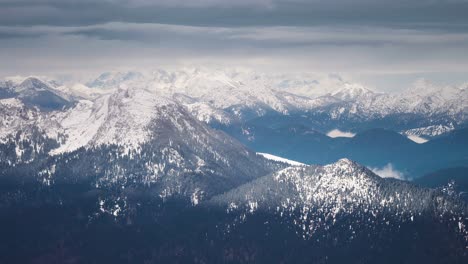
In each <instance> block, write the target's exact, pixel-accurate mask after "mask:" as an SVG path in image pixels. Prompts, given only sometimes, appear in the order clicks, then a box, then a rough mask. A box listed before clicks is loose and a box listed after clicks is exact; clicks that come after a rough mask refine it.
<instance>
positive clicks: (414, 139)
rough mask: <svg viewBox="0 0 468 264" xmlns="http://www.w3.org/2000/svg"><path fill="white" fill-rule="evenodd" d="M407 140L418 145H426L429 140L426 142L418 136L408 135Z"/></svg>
mask: <svg viewBox="0 0 468 264" xmlns="http://www.w3.org/2000/svg"><path fill="white" fill-rule="evenodd" d="M408 138H409V139H410V140H412V141H414V142H416V143H418V144H422V143H426V142H427V141H429V140H427V139H425V138H422V137H419V136H416V135H408Z"/></svg>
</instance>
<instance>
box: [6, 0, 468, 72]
mask: <svg viewBox="0 0 468 264" xmlns="http://www.w3.org/2000/svg"><path fill="white" fill-rule="evenodd" d="M467 10H468V0H467V1H465V0H418V1H403V0H393V1H389V0H388V1H384V0H328V1H319V0H309V1H307V0H236V1H233V0H191V1H184V0H157V1H150V0H101V1H97V0H95V1H92V0H0V57H1V58H2V60H3V61H6V62H7V63H4V64H1V65H0V74H2V75H8V74H23V73H25V72H28V73H32V74H36V73H37V71H44V70H47V71H49V72H56V71H62V70H68V71H73V72H75V71H80V70H89V69H92V68H93V69H96V70H102V69H103V70H108V69H109V68H112V67H113V66H115V65H125V66H132V65H141V64H144V63H146V64H151V65H152V64H155V63H163V62H168V63H172V62H183V63H185V62H189V63H191V62H194V63H199V62H201V63H215V64H223V65H224V64H228V65H234V66H236V65H240V66H242V65H245V64H247V65H253V66H254V67H257V66H258V65H260V66H264V67H269V68H273V69H279V68H282V69H288V70H295V69H302V70H306V71H322V72H340V73H347V72H353V73H358V74H364V73H369V72H371V73H372V74H378V75H374V76H377V77H374V78H375V79H377V78H381V74H390V75H392V76H393V75H396V74H400V75H401V74H406V75H408V74H415V73H418V74H419V73H421V72H427V73H429V74H432V73H437V74H439V75H444V74H443V73H445V72H452V73H453V72H458V73H459V72H462V71H465V72H466V70H465V69H468V51H467V47H468V15H466V11H467ZM428 77H429V78H430V76H428ZM447 78H448V77H447ZM466 79H468V77H467V78H466Z"/></svg>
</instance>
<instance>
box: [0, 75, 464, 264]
mask: <svg viewBox="0 0 468 264" xmlns="http://www.w3.org/2000/svg"><path fill="white" fill-rule="evenodd" d="M467 166H468V84H464V85H460V86H444V87H439V86H437V85H434V84H431V83H430V82H428V81H425V80H420V81H417V82H416V83H415V84H414V85H413V86H412V87H410V88H409V89H407V90H405V91H402V92H399V93H391V94H390V93H382V92H375V91H372V90H370V89H368V88H366V87H364V86H362V85H360V84H356V83H350V82H347V81H345V80H343V79H342V78H341V77H339V76H337V75H326V76H324V75H315V74H299V73H298V74H271V73H259V72H256V71H254V70H247V69H209V68H204V67H199V68H183V69H177V70H172V69H156V70H147V71H126V72H106V73H102V74H100V75H98V76H97V77H93V78H90V79H89V80H85V81H80V82H78V81H76V80H70V79H63V78H62V79H60V78H59V79H57V80H55V79H51V78H48V77H38V76H29V77H19V76H16V77H9V78H5V79H4V80H3V81H0V189H1V191H0V230H1V234H2V235H1V237H0V241H1V243H0V263H376V262H378V263H467V262H468V204H467V202H468V196H467V195H466V193H467V192H468V189H467V185H466V179H467V177H468V175H467V174H466V172H467V171H468V169H467ZM395 252H398V254H395Z"/></svg>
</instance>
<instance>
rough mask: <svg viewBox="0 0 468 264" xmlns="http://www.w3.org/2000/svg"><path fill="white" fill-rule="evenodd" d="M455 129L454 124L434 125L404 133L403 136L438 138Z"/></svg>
mask: <svg viewBox="0 0 468 264" xmlns="http://www.w3.org/2000/svg"><path fill="white" fill-rule="evenodd" d="M454 129H455V127H454V125H453V123H450V124H448V125H433V126H427V127H418V128H413V129H409V130H406V131H403V132H402V134H404V135H407V136H418V137H429V138H431V137H437V136H440V135H442V134H445V133H448V132H450V131H453V130H454Z"/></svg>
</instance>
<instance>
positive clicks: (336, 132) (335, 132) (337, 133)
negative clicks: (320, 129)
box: [327, 129, 356, 138]
mask: <svg viewBox="0 0 468 264" xmlns="http://www.w3.org/2000/svg"><path fill="white" fill-rule="evenodd" d="M355 135H356V134H354V133H352V132H346V131H341V130H339V129H333V130H331V131H330V132H328V133H327V136H329V137H331V138H337V137H347V138H352V137H354V136H355Z"/></svg>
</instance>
